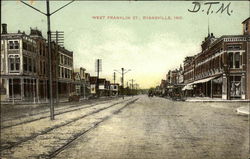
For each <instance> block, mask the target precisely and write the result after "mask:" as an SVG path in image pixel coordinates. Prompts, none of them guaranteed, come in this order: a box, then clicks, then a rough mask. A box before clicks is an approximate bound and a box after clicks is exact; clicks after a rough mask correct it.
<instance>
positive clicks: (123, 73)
mask: <svg viewBox="0 0 250 159" xmlns="http://www.w3.org/2000/svg"><path fill="white" fill-rule="evenodd" d="M121 70H122V72H119V71H118V70H114V71H116V72H118V73H120V74H121V75H122V91H121V92H122V99H124V75H125V74H126V73H128V72H129V71H131V69H129V70H125V69H124V68H121Z"/></svg>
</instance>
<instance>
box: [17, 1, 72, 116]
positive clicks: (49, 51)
mask: <svg viewBox="0 0 250 159" xmlns="http://www.w3.org/2000/svg"><path fill="white" fill-rule="evenodd" d="M74 1H75V0H72V1H70V2H69V3H67V4H65V5H64V6H62V7H60V8H58V9H57V10H55V11H54V12H52V13H50V3H49V0H46V8H47V13H44V12H42V11H40V10H39V9H37V8H35V7H33V6H32V5H30V4H28V3H26V2H24V1H23V0H20V2H21V3H23V4H25V5H26V6H28V7H30V8H32V9H34V10H36V11H38V12H39V13H41V14H43V15H45V16H46V17H47V39H48V54H49V57H48V62H49V87H50V88H49V98H50V100H49V103H50V119H51V120H54V119H55V115H54V104H53V90H52V89H53V86H52V84H53V81H52V79H53V78H52V64H51V62H52V60H51V56H52V54H51V28H50V27H51V26H50V16H52V15H53V14H54V13H56V12H58V11H59V10H61V9H63V8H64V7H66V6H68V5H69V4H71V3H72V2H74Z"/></svg>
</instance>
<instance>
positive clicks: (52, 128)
mask: <svg viewBox="0 0 250 159" xmlns="http://www.w3.org/2000/svg"><path fill="white" fill-rule="evenodd" d="M129 100H130V99H127V100H125V101H120V102H116V103H114V104H111V105H110V106H107V107H104V108H101V109H98V110H95V111H92V112H90V113H88V114H85V115H83V116H80V117H78V118H74V119H72V120H70V121H68V122H66V123H61V124H58V125H55V126H53V127H50V128H47V129H45V130H43V131H41V132H39V133H36V134H33V135H31V136H29V137H24V138H23V139H21V140H19V141H18V142H15V143H13V142H12V143H10V142H6V143H1V144H8V145H7V146H1V148H0V151H3V150H6V149H11V148H14V147H16V146H18V145H20V144H22V143H24V142H27V141H29V140H32V139H34V138H36V137H38V136H39V135H43V134H46V133H48V132H50V131H52V130H54V129H57V128H60V127H63V126H66V125H68V124H70V123H73V122H75V121H77V120H80V119H83V118H86V117H88V116H90V115H93V114H96V113H99V112H101V111H103V110H106V109H108V108H111V107H113V106H115V105H118V104H121V103H124V102H127V101H129Z"/></svg>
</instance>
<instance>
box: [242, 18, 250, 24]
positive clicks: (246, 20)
mask: <svg viewBox="0 0 250 159" xmlns="http://www.w3.org/2000/svg"><path fill="white" fill-rule="evenodd" d="M248 20H250V17H248V18H247V19H246V20H244V21H243V22H242V24H243V23H245V22H246V21H248Z"/></svg>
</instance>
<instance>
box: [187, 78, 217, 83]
mask: <svg viewBox="0 0 250 159" xmlns="http://www.w3.org/2000/svg"><path fill="white" fill-rule="evenodd" d="M216 77H218V76H214V77H208V78H205V79H202V80H198V81H194V82H193V83H191V84H197V83H205V82H208V81H211V80H212V79H215V78H216Z"/></svg>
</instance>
